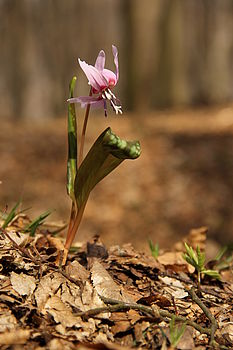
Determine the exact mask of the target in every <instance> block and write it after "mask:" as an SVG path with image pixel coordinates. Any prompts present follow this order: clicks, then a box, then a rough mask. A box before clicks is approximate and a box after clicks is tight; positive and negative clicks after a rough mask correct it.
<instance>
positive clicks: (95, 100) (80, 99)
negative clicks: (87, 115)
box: [67, 96, 103, 108]
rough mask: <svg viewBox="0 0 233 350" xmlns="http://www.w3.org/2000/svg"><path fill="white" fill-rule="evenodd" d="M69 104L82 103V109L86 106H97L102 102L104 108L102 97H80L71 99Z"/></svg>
mask: <svg viewBox="0 0 233 350" xmlns="http://www.w3.org/2000/svg"><path fill="white" fill-rule="evenodd" d="M67 101H68V102H69V103H81V107H82V108H84V107H86V105H89V104H90V105H92V106H94V105H97V104H99V102H101V106H103V100H102V99H101V98H100V97H94V96H80V97H74V98H69V99H68V100H67Z"/></svg>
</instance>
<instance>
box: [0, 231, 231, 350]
mask: <svg viewBox="0 0 233 350" xmlns="http://www.w3.org/2000/svg"><path fill="white" fill-rule="evenodd" d="M197 232H198V235H199V238H198V237H196V240H198V239H200V231H197ZM194 236H195V234H194V233H193V232H192V240H193V241H195V237H194ZM201 241H202V242H204V240H203V234H201ZM58 247H62V241H61V240H60V239H59V238H54V237H52V236H51V235H50V234H49V232H46V233H43V232H38V233H37V234H36V236H35V237H29V236H28V234H25V233H20V231H19V230H18V227H17V229H14V228H13V227H9V228H7V230H3V229H0V270H1V271H0V280H1V285H0V347H1V349H15V350H16V349H17V350H18V349H32V350H33V349H38V350H39V349H56V350H57V349H58V350H59V349H67V350H69V349H90V348H92V349H129V348H133V347H136V348H142V349H143V348H145V349H160V348H162V349H168V348H169V346H170V345H173V344H172V330H171V319H173V318H174V320H175V327H181V326H182V324H184V323H185V329H184V332H183V335H182V337H181V339H180V341H179V342H178V345H176V348H177V349H192V348H195V347H198V349H206V347H207V346H209V345H210V342H211V343H212V345H213V344H214V345H216V344H217V346H223V347H225V348H229V349H230V348H233V312H232V311H233V272H232V263H231V264H229V265H228V266H227V267H226V268H224V269H223V270H222V271H221V275H222V281H216V280H211V279H210V278H208V277H206V278H205V279H204V281H203V283H202V290H201V292H200V291H199V292H198V291H197V286H196V279H195V273H194V270H193V269H192V268H190V266H189V265H188V264H187V263H186V262H185V261H184V259H182V253H181V252H180V251H170V252H164V253H162V254H160V255H159V257H158V259H157V260H155V259H154V258H153V257H151V256H147V255H146V254H144V253H139V252H137V251H135V250H134V248H133V247H132V245H130V244H128V245H124V246H123V247H119V246H114V247H111V248H109V249H108V250H107V249H106V248H105V247H104V246H103V245H102V244H101V243H100V242H99V241H98V239H96V238H95V240H94V242H91V243H90V242H88V243H87V244H86V245H85V246H83V247H81V248H80V249H78V250H77V251H76V252H74V253H71V254H69V256H68V260H67V263H66V265H65V266H63V267H61V266H59V265H58V264H57V261H58V259H57V258H58V256H59V254H58V250H57V249H60V248H58Z"/></svg>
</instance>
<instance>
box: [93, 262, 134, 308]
mask: <svg viewBox="0 0 233 350" xmlns="http://www.w3.org/2000/svg"><path fill="white" fill-rule="evenodd" d="M91 280H92V284H93V286H94V288H95V289H96V291H97V293H98V294H99V295H100V297H105V298H110V299H115V300H119V301H124V302H133V300H132V298H131V297H130V296H129V295H128V294H127V293H125V292H124V290H123V287H120V286H118V285H117V284H116V283H115V282H114V281H113V279H112V277H111V276H110V275H109V273H108V272H107V270H106V269H105V268H104V267H103V266H102V265H101V264H100V262H98V261H97V260H94V263H93V266H92V268H91Z"/></svg>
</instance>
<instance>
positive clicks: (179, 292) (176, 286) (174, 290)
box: [159, 276, 188, 299]
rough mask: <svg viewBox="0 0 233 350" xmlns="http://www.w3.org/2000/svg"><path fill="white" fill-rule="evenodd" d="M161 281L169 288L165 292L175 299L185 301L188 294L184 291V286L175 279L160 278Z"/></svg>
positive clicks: (165, 288)
mask: <svg viewBox="0 0 233 350" xmlns="http://www.w3.org/2000/svg"><path fill="white" fill-rule="evenodd" d="M159 279H160V281H162V282H163V283H164V284H165V285H167V287H164V290H166V292H168V293H169V294H171V295H172V296H173V297H174V298H177V299H183V298H186V297H187V296H188V292H186V291H185V290H184V285H183V284H182V283H181V282H180V281H179V280H176V279H175V278H171V277H167V276H166V277H160V276H159Z"/></svg>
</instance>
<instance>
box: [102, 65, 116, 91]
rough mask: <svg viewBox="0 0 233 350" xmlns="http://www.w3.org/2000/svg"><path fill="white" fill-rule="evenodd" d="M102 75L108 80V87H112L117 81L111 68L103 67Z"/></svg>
mask: <svg viewBox="0 0 233 350" xmlns="http://www.w3.org/2000/svg"><path fill="white" fill-rule="evenodd" d="M102 75H103V76H104V78H105V79H106V80H107V82H108V86H109V87H113V86H115V85H116V83H117V77H116V74H115V73H113V72H112V71H111V70H109V69H104V70H103V72H102Z"/></svg>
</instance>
